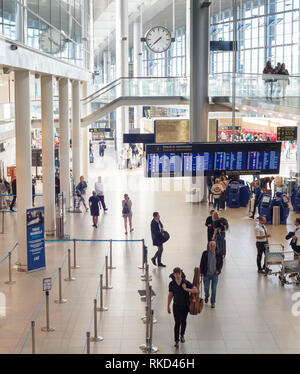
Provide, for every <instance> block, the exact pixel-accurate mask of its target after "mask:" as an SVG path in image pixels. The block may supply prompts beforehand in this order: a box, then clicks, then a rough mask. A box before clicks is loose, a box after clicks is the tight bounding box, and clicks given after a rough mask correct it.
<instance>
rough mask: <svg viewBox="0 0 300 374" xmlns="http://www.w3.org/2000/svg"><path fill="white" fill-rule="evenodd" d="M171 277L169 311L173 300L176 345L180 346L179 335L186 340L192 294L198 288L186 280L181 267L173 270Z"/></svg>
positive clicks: (182, 340)
mask: <svg viewBox="0 0 300 374" xmlns="http://www.w3.org/2000/svg"><path fill="white" fill-rule="evenodd" d="M170 278H171V279H172V281H171V282H170V283H169V294H168V313H169V314H171V309H170V304H171V301H172V300H173V314H174V320H175V327H174V335H175V347H176V348H178V347H179V344H178V343H179V335H180V341H181V343H184V342H185V339H184V334H185V329H186V319H187V316H188V313H189V304H190V294H192V293H197V292H198V290H197V288H196V287H194V286H193V285H192V283H191V282H189V281H188V280H186V278H185V275H184V273H183V271H182V270H181V269H180V268H179V267H177V268H175V269H174V270H173V273H172V274H171V275H170Z"/></svg>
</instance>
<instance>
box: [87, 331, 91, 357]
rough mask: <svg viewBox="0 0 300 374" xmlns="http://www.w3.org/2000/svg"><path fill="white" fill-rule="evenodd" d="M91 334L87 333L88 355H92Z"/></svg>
mask: <svg viewBox="0 0 300 374" xmlns="http://www.w3.org/2000/svg"><path fill="white" fill-rule="evenodd" d="M90 343H91V333H90V332H89V331H88V332H87V333H86V353H87V354H88V355H89V354H90V353H91V344H90Z"/></svg>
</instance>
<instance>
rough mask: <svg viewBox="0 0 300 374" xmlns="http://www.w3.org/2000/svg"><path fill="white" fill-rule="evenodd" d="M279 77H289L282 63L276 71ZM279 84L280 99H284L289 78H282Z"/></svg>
mask: <svg viewBox="0 0 300 374" xmlns="http://www.w3.org/2000/svg"><path fill="white" fill-rule="evenodd" d="M277 74H279V75H290V74H289V72H288V70H287V69H286V68H285V63H283V64H282V65H281V67H280V69H279V71H278V73H277ZM279 83H280V88H281V91H282V97H283V98H285V96H286V88H287V86H288V84H289V83H290V81H289V78H286V79H285V78H283V77H282V79H280V80H279Z"/></svg>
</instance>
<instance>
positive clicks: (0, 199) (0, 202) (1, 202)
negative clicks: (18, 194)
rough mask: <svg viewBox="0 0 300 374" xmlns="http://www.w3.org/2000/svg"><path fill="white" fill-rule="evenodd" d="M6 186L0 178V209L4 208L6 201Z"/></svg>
mask: <svg viewBox="0 0 300 374" xmlns="http://www.w3.org/2000/svg"><path fill="white" fill-rule="evenodd" d="M6 193H7V188H6V185H5V183H4V179H2V178H0V209H4V207H5V201H6V196H5V195H6Z"/></svg>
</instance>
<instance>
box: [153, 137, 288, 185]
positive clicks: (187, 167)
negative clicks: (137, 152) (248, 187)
mask: <svg viewBox="0 0 300 374" xmlns="http://www.w3.org/2000/svg"><path fill="white" fill-rule="evenodd" d="M280 154H281V143H280V142H277V143H274V142H262V143H259V142H255V143H245V142H243V143H193V144H148V145H146V158H147V163H146V176H147V177H149V178H151V177H170V176H171V177H188V176H196V175H199V176H200V175H215V174H234V173H236V174H279V167H280Z"/></svg>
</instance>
